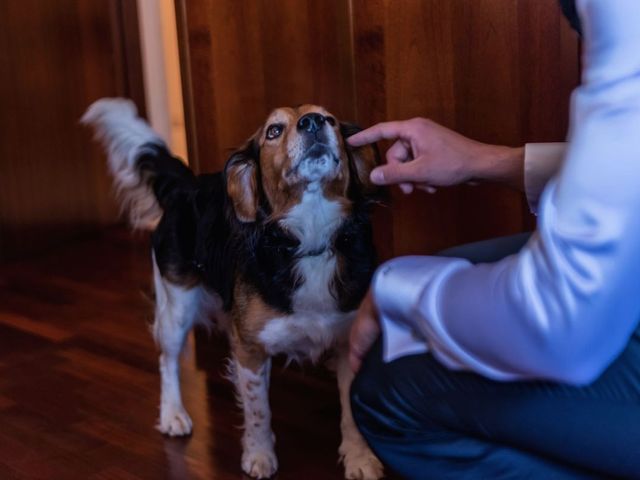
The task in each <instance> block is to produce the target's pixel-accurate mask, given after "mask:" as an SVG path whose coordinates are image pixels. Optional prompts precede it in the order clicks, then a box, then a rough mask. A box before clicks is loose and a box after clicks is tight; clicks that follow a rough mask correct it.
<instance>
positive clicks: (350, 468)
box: [340, 443, 384, 480]
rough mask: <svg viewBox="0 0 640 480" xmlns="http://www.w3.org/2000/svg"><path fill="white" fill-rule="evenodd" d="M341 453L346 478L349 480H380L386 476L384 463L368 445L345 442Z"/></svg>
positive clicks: (341, 447)
mask: <svg viewBox="0 0 640 480" xmlns="http://www.w3.org/2000/svg"><path fill="white" fill-rule="evenodd" d="M340 455H341V458H342V463H343V465H344V478H347V479H348V480H378V479H380V478H382V477H383V476H384V467H383V466H382V463H380V460H378V458H377V457H376V456H375V455H374V454H373V452H372V451H371V450H369V448H368V447H367V446H366V445H362V446H361V445H348V444H345V443H343V444H342V445H341V446H340Z"/></svg>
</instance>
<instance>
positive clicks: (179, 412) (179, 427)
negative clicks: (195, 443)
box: [156, 407, 193, 437]
mask: <svg viewBox="0 0 640 480" xmlns="http://www.w3.org/2000/svg"><path fill="white" fill-rule="evenodd" d="M156 428H157V429H158V430H160V431H161V432H162V433H164V434H165V435H169V436H170V437H182V436H185V435H190V434H191V431H192V430H193V423H192V422H191V417H189V414H188V413H187V411H186V410H185V409H184V408H182V407H174V408H166V409H162V412H161V413H160V421H159V422H158V425H157V427H156Z"/></svg>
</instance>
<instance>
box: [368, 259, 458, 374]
mask: <svg viewBox="0 0 640 480" xmlns="http://www.w3.org/2000/svg"><path fill="white" fill-rule="evenodd" d="M468 265H470V263H469V262H468V261H467V260H462V259H458V258H444V257H422V256H420V257H419V256H410V257H399V258H395V259H393V260H390V261H388V262H386V263H385V264H383V265H382V266H381V267H380V268H378V270H377V271H376V274H375V276H374V278H373V283H372V287H373V298H374V301H375V303H376V307H377V309H378V313H379V315H380V324H381V327H382V332H383V358H384V361H386V362H389V361H392V360H395V359H396V358H399V357H402V356H405V355H410V354H416V353H423V352H426V351H427V350H428V346H427V345H428V342H429V337H428V335H427V332H428V330H429V328H428V326H427V325H426V322H425V319H424V318H423V315H422V314H421V312H420V311H419V305H420V299H421V297H422V296H423V294H424V292H425V291H426V290H427V289H428V290H429V291H430V292H434V291H437V289H438V286H439V285H440V284H441V283H442V280H443V279H444V278H446V277H447V276H449V275H450V274H451V273H452V272H454V271H456V270H458V269H460V268H464V267H466V266H468Z"/></svg>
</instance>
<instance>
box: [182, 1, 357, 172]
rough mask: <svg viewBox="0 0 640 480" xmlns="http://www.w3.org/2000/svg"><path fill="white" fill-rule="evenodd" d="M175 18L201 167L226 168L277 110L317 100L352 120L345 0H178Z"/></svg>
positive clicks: (194, 152)
mask: <svg viewBox="0 0 640 480" xmlns="http://www.w3.org/2000/svg"><path fill="white" fill-rule="evenodd" d="M177 16H178V19H179V20H178V21H179V22H181V25H180V27H179V29H178V30H179V34H180V35H181V37H182V46H181V50H182V55H183V58H185V57H186V56H188V58H189V62H188V64H187V65H185V68H188V70H189V71H187V72H185V75H184V76H185V78H190V79H191V84H190V85H188V86H187V88H186V89H185V90H186V91H190V92H191V100H190V101H191V102H192V104H191V105H187V107H186V110H187V111H190V109H192V111H193V114H192V115H190V119H189V120H191V122H192V124H191V126H190V127H189V126H188V128H191V129H192V130H193V131H194V132H195V135H190V147H189V155H190V158H191V159H193V163H195V165H196V166H197V168H199V170H200V171H212V170H219V169H221V168H222V167H223V166H224V163H225V161H226V159H227V157H228V155H229V153H230V152H231V150H232V149H233V148H235V147H237V146H239V145H240V144H242V143H243V142H244V140H246V139H247V138H248V137H249V136H250V135H251V134H252V133H253V132H254V131H255V130H256V129H257V128H258V127H259V126H260V125H261V123H262V121H263V120H264V118H265V117H266V115H267V114H268V113H269V112H270V111H271V110H272V109H274V108H277V107H281V106H285V105H298V104H301V103H319V104H322V105H325V106H326V107H327V108H328V109H330V110H331V111H332V112H335V114H336V115H338V116H340V117H342V118H350V119H353V118H354V116H355V103H354V93H353V72H352V54H351V37H350V23H349V22H350V20H349V18H350V17H349V4H348V2H345V1H342V0H304V1H303V0H280V1H277V2H273V1H269V0H196V1H193V2H192V1H191V0H188V1H187V0H179V1H178V5H177ZM183 65H184V62H183ZM194 143H195V146H194Z"/></svg>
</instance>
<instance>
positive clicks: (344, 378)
mask: <svg viewBox="0 0 640 480" xmlns="http://www.w3.org/2000/svg"><path fill="white" fill-rule="evenodd" d="M336 374H337V377H338V390H339V391H340V406H341V408H342V415H341V418H340V431H341V433H342V442H341V443H340V448H339V450H338V452H339V453H340V458H341V460H342V463H343V464H344V475H345V478H348V479H355V480H377V479H379V478H382V477H383V474H384V473H383V468H382V463H380V460H378V458H377V457H376V456H375V455H374V454H373V452H372V451H371V449H370V448H369V446H368V445H367V443H366V442H365V440H364V438H363V437H362V435H361V434H360V432H359V431H358V427H356V424H355V422H354V421H353V416H352V414H351V401H350V399H349V390H350V389H351V383H352V382H353V377H354V374H353V372H352V371H351V367H350V366H349V361H348V351H347V348H346V347H340V348H339V349H338V357H337V365H336Z"/></svg>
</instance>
